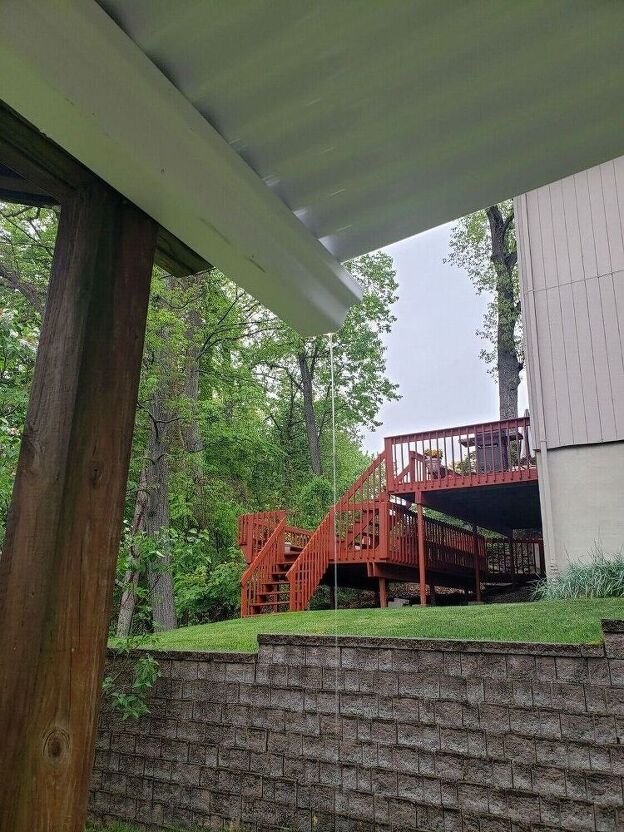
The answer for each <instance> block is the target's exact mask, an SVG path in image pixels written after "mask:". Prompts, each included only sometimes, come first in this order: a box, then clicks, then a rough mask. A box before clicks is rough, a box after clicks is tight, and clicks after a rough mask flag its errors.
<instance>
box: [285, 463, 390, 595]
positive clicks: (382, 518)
mask: <svg viewBox="0 0 624 832" xmlns="http://www.w3.org/2000/svg"><path fill="white" fill-rule="evenodd" d="M385 490H386V460H385V456H384V454H383V453H382V454H380V455H379V456H378V457H376V458H375V459H374V460H373V461H372V462H371V464H370V465H369V466H368V468H366V470H365V471H363V472H362V474H360V476H359V477H358V478H357V480H356V481H355V482H354V483H353V485H352V486H351V487H350V488H348V489H347V491H346V492H345V493H344V494H343V495H342V497H341V498H340V499H339V500H338V502H337V503H336V505H335V506H334V507H332V508H331V509H330V510H329V511H328V513H327V514H326V515H325V517H324V518H323V520H322V521H321V524H320V525H319V527H318V529H317V530H316V531H315V532H314V533H313V534H312V536H311V537H310V540H309V541H308V543H307V544H306V546H305V548H304V549H303V551H302V552H301V554H300V555H299V557H298V558H297V560H296V561H295V563H294V564H293V565H292V566H291V568H290V569H289V570H288V575H287V577H288V582H289V584H290V609H291V610H304V609H305V608H306V606H307V605H308V602H309V601H310V598H311V597H312V595H313V594H314V591H315V590H316V587H317V586H318V584H319V581H320V580H321V579H322V577H323V575H324V574H325V572H326V570H327V567H328V566H329V564H330V563H331V562H332V561H334V560H338V561H340V562H349V561H352V562H362V561H366V560H368V559H372V552H373V551H374V550H375V549H376V548H377V547H378V546H379V543H380V540H385V539H386V531H385V524H386V519H387V518H386V512H385V510H383V509H382V506H383V507H384V509H385V506H386V505H387V501H386V500H385Z"/></svg>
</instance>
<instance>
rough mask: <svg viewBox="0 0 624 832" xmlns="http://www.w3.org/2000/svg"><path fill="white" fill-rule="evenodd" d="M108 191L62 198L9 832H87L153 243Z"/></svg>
mask: <svg viewBox="0 0 624 832" xmlns="http://www.w3.org/2000/svg"><path fill="white" fill-rule="evenodd" d="M156 234H157V227H156V224H155V223H154V222H153V221H152V220H151V219H149V218H148V217H147V216H145V215H144V214H143V213H142V212H141V211H139V210H138V209H137V208H135V207H134V206H132V205H130V204H128V203H127V202H125V201H124V200H123V198H122V197H121V196H120V195H119V194H117V193H115V192H114V191H112V190H111V189H110V188H108V187H107V186H105V185H103V184H102V183H100V182H99V181H97V180H96V181H94V182H93V183H92V184H90V185H88V186H85V187H84V188H82V189H79V190H77V191H76V192H75V193H74V194H73V195H72V196H69V197H68V198H67V199H66V200H64V201H63V206H62V210H61V218H60V224H59V231H58V238H57V243H56V250H55V254H54V263H53V268H52V275H51V280H50V287H49V293H48V301H47V306H46V313H45V318H44V322H43V326H42V330H41V338H40V345H39V352H38V355H37V362H36V367H35V373H34V379H33V385H32V392H31V397H30V405H29V409H28V415H27V418H26V426H25V430H24V435H23V438H22V444H21V450H20V458H19V463H18V468H17V475H16V479H15V486H14V490H13V498H12V502H11V508H10V512H9V517H8V521H7V533H6V541H5V547H4V552H3V554H2V557H1V558H0V679H1V680H2V681H1V683H0V737H1V741H0V830H2V832H52V831H53V832H82V830H83V829H84V823H85V814H86V808H87V799H88V788H89V780H90V777H91V767H92V764H93V755H94V740H95V731H96V723H97V717H98V710H99V701H100V688H101V682H102V673H103V663H104V658H105V652H106V640H107V635H108V626H109V620H110V612H111V602H112V591H113V583H114V578H115V568H116V560H117V550H118V546H119V539H120V533H121V522H122V515H123V505H124V498H125V490H126V481H127V474H128V464H129V458H130V447H131V442H132V430H133V426H134V417H135V409H136V397H137V388H138V383H139V374H140V366H141V355H142V350H143V337H144V331H145V320H146V315H147V305H148V297H149V285H150V276H151V270H152V262H153V257H154V250H155V245H156Z"/></svg>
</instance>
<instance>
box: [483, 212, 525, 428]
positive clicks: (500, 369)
mask: <svg viewBox="0 0 624 832" xmlns="http://www.w3.org/2000/svg"><path fill="white" fill-rule="evenodd" d="M486 213H487V217H488V220H489V223H490V239H491V246H492V248H491V251H492V253H491V260H492V264H493V266H494V269H495V271H496V310H497V330H496V371H497V376H498V403H499V418H500V419H515V418H516V416H517V415H518V386H519V385H520V370H521V369H522V365H521V363H520V361H519V360H518V351H517V348H516V337H515V333H516V324H517V322H518V317H519V314H520V310H519V308H518V305H517V302H516V298H515V292H514V269H515V268H516V262H517V259H518V258H517V251H516V247H515V245H513V246H511V247H510V231H511V229H512V226H513V213H511V214H509V216H507V217H506V218H504V217H503V214H502V212H501V210H500V208H499V206H498V205H492V206H490V207H489V208H488V209H487V211H486Z"/></svg>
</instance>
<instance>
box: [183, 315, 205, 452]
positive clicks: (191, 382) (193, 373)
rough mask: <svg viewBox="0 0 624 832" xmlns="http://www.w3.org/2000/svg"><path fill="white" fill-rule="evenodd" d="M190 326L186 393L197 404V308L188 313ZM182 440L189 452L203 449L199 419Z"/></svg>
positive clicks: (190, 422) (199, 320)
mask: <svg viewBox="0 0 624 832" xmlns="http://www.w3.org/2000/svg"><path fill="white" fill-rule="evenodd" d="M187 321H188V327H187V330H186V335H187V341H188V349H187V354H186V367H185V378H184V395H185V397H186V398H187V399H188V400H189V402H191V403H192V405H193V406H195V405H196V404H197V400H198V398H199V359H198V357H197V346H196V343H195V342H196V339H197V333H198V331H199V329H200V327H201V325H202V317H201V315H200V313H199V311H198V310H197V309H190V310H189V312H188V314H187ZM182 441H183V442H184V449H185V450H186V451H187V452H188V453H189V454H196V453H198V452H199V451H201V450H202V447H203V443H202V438H201V435H200V433H199V427H198V425H197V419H195V418H191V419H189V420H188V422H187V424H186V425H185V426H184V428H183V432H182Z"/></svg>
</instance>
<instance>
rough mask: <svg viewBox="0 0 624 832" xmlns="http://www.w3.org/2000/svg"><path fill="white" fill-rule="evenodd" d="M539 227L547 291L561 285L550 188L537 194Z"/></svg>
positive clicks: (541, 189)
mask: <svg viewBox="0 0 624 832" xmlns="http://www.w3.org/2000/svg"><path fill="white" fill-rule="evenodd" d="M537 203H538V210H539V225H540V230H541V232H542V262H543V264H544V282H545V285H546V288H547V289H551V288H552V287H553V286H557V285H558V284H559V277H558V273H557V258H556V256H555V237H554V234H553V213H552V208H551V203H550V188H549V187H548V186H547V187H545V188H540V189H539V190H538V192H537Z"/></svg>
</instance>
